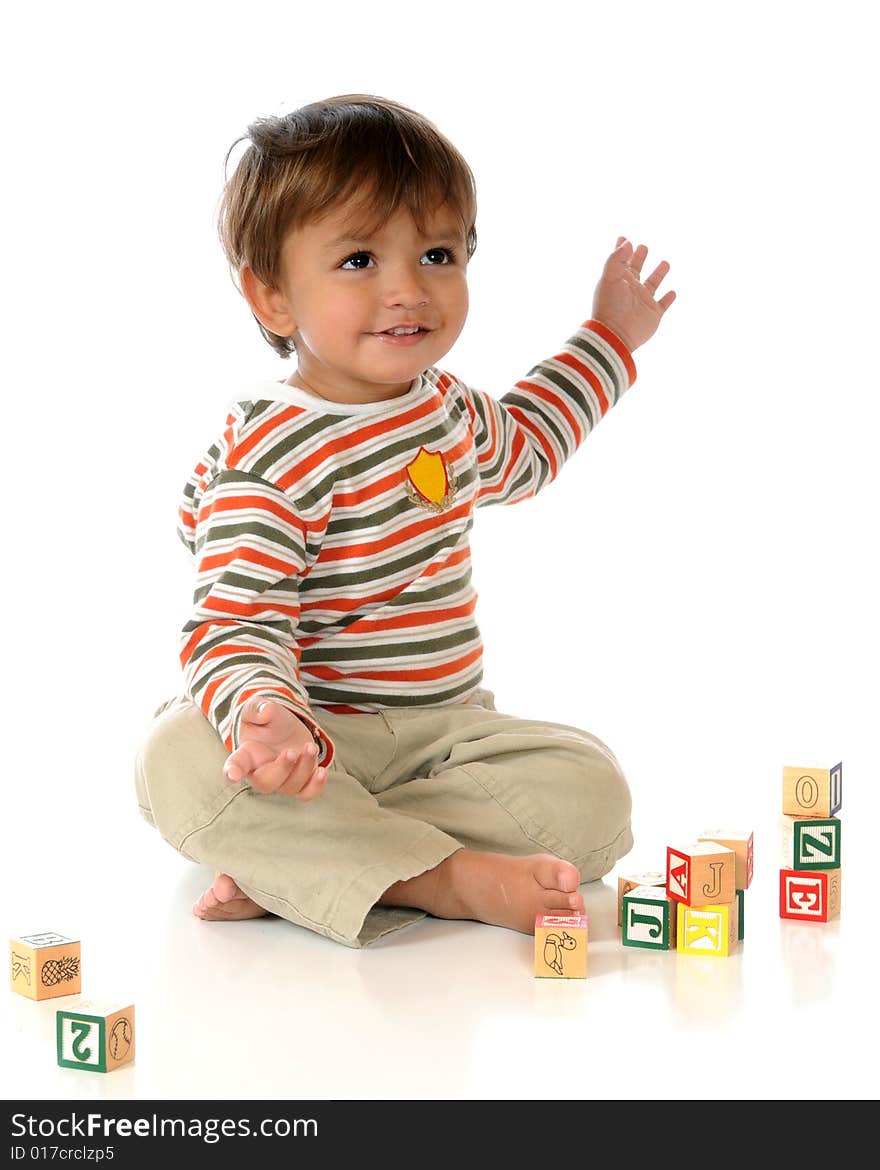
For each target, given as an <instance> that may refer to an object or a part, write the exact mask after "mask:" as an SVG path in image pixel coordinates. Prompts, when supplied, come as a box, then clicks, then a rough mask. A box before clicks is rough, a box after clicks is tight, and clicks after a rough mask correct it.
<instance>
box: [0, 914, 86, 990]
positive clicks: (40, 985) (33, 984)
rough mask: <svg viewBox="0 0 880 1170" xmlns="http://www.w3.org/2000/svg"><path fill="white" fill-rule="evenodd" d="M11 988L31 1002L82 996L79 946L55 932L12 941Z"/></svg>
mask: <svg viewBox="0 0 880 1170" xmlns="http://www.w3.org/2000/svg"><path fill="white" fill-rule="evenodd" d="M9 986H10V987H11V988H12V990H13V991H17V992H18V994H19V995H24V996H27V998H28V999H55V998H56V997H57V996H59V995H79V993H80V991H81V990H82V977H81V973H80V944H79V942H78V940H76V939H72V938H66V937H65V936H64V935H63V934H58V933H57V932H56V931H54V930H47V931H43V932H42V933H41V934H22V935H19V937H18V938H12V939H10V940H9Z"/></svg>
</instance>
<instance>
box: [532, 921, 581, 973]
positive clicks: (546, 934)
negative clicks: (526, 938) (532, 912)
mask: <svg viewBox="0 0 880 1170" xmlns="http://www.w3.org/2000/svg"><path fill="white" fill-rule="evenodd" d="M587 927H588V918H587V915H586V914H537V915H536V916H535V978H536V979H586V977H587Z"/></svg>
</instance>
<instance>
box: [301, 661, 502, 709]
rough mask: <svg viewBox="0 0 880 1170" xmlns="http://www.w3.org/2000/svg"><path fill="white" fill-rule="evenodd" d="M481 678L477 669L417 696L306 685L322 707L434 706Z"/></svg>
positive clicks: (471, 687)
mask: <svg viewBox="0 0 880 1170" xmlns="http://www.w3.org/2000/svg"><path fill="white" fill-rule="evenodd" d="M482 678H483V672H482V670H477V671H476V673H475V674H472V675H470V676H469V677H468V680H467V682H463V683H460V684H459V685H458V686H456V687H451V688H449V689H447V690H445V691H426V692H425V693H423V694H419V695H413V694H407V695H387V694H376V692H375V691H356V690H352V689H346V690H338V691H334V690H330V688H328V687H325V686H321V685H320V684H315V683H311V682H310V683H309V685H308V692H309V698H310V699H311V700H312V702H314V703H316V704H318V705H320V704H321V703H323V704H324V705H325V706H330V705H332V704H337V705H340V706H349V707H357V706H369V707H370V708H373V707H436V706H438V705H440V704H443V703H449V702H451V701H452V700H453V699H457V698H459V696H461V695H463V694H465V693H467V692H468V691H472V690H473V689H474V688H475V687H476V686H477V685H478V684H479V683H480V682H481V681H482Z"/></svg>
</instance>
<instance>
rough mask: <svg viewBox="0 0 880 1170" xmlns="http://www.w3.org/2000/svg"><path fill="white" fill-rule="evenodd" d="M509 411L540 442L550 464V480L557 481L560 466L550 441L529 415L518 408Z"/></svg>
mask: <svg viewBox="0 0 880 1170" xmlns="http://www.w3.org/2000/svg"><path fill="white" fill-rule="evenodd" d="M508 409H509V411H510V416H511V418H515V419H516V421H517V422H518V423H519V425H520V426H521V427H523V428H524V429H525V430H527V431H528V432H529V434H531V435H534V437H535V438H536V439H537V440H538V443H539V445H540V447H541V450H542V451H543V452H544V454H545V455H546V456H547V462H548V463H549V464H550V479H555V478H556V472H557V471H558V470H559V466H558V464H557V462H556V456H555V455H554V454H553V448H552V447H551V446H550V440H549V439H546V438H545V437H544V435H542V434H541V432H540V430H539V429H538V428H537V427H536V426H535V424H534V423H533V422H532V420H531V419H530V418H529V417H528V415H526V414H523V412H522V411H521V410H520V408H519V407H518V406H511V407H509V408H508Z"/></svg>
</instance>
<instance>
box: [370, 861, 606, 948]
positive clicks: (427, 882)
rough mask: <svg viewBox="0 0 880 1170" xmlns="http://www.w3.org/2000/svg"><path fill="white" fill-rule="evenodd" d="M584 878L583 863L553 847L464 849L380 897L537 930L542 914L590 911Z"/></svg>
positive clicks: (436, 913)
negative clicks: (525, 851) (515, 851)
mask: <svg viewBox="0 0 880 1170" xmlns="http://www.w3.org/2000/svg"><path fill="white" fill-rule="evenodd" d="M580 881H581V875H580V873H579V872H578V869H577V866H574V865H572V864H571V862H569V861H563V860H561V859H560V858H559V857H554V856H553V854H552V853H532V854H529V855H528V856H527V857H512V856H510V855H509V854H506V853H481V852H478V851H476V850H473V849H459V850H457V851H456V852H455V853H453V854H451V855H450V856H449V857H447V858H446V860H445V861H441V863H440V864H439V865H438V866H435V867H434V869H430V870H427V871H426V872H425V873H422V874H419V875H418V876H417V877H414V878H410V879H409V880H408V881H405V882H395V884H394V885H393V886H391V887H390V888H389V889H387V890H386V891H385V893H384V894H383V895H382V897H381V898H380V899H379V900H380V902H382V903H384V904H386V905H392V906H415V907H417V908H418V909H421V910H427V912H428V913H429V914H433V915H434V917H435V918H468V919H473V920H475V921H477V922H487V923H489V924H490V925H491V926H507V927H510V928H511V929H512V930H521V931H522V932H523V933H524V934H534V933H535V915H536V914H583V913H584V899H583V895H581V894H579V893H578V886H579V885H580Z"/></svg>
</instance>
